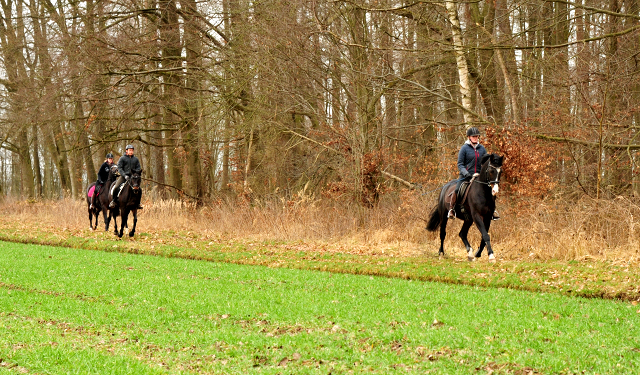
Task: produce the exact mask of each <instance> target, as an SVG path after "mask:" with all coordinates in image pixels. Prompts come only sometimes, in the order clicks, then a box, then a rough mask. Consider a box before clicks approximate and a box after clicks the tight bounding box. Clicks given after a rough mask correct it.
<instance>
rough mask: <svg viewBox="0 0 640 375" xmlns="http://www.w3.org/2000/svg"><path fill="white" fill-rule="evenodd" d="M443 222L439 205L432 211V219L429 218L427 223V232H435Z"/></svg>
mask: <svg viewBox="0 0 640 375" xmlns="http://www.w3.org/2000/svg"><path fill="white" fill-rule="evenodd" d="M441 222H442V215H440V210H439V209H438V205H437V204H436V206H435V207H434V208H433V210H432V211H431V217H429V222H428V223H427V230H428V231H429V232H435V231H436V230H437V229H438V228H439V227H440V223H441Z"/></svg>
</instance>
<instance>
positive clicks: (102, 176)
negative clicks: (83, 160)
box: [89, 153, 113, 209]
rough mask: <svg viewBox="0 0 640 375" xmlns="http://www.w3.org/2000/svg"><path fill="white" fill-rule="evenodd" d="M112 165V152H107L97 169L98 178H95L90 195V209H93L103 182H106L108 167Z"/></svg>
mask: <svg viewBox="0 0 640 375" xmlns="http://www.w3.org/2000/svg"><path fill="white" fill-rule="evenodd" d="M112 165H113V154H112V153H108V154H107V157H106V159H105V161H104V163H102V165H101V166H100V169H99V170H98V179H97V180H96V186H95V188H94V190H93V195H92V196H91V206H89V208H90V209H93V206H94V203H96V197H97V196H98V194H99V193H100V191H101V190H102V187H103V186H104V183H105V182H107V178H108V177H109V169H110V168H111V166H112Z"/></svg>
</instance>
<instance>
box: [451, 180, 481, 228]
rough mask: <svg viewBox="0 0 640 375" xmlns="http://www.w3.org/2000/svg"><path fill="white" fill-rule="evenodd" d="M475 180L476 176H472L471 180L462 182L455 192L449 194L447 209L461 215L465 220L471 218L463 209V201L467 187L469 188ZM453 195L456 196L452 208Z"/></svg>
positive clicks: (467, 190)
mask: <svg viewBox="0 0 640 375" xmlns="http://www.w3.org/2000/svg"><path fill="white" fill-rule="evenodd" d="M475 179H476V176H473V177H472V178H471V181H464V182H462V183H461V184H460V188H459V189H458V191H457V192H456V191H452V192H451V193H449V208H450V209H454V210H455V211H457V212H460V213H462V215H463V216H464V218H465V220H471V216H470V215H469V213H468V212H467V210H465V208H464V201H465V200H467V193H468V192H469V186H471V183H472V182H473V180H475ZM456 193H457V194H456ZM453 194H456V200H455V207H452V201H453V199H452V198H453Z"/></svg>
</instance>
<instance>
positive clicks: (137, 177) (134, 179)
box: [129, 171, 142, 193]
mask: <svg viewBox="0 0 640 375" xmlns="http://www.w3.org/2000/svg"><path fill="white" fill-rule="evenodd" d="M140 181H142V171H139V172H133V174H131V178H129V183H130V184H131V188H132V189H133V191H134V192H136V193H137V192H138V190H140Z"/></svg>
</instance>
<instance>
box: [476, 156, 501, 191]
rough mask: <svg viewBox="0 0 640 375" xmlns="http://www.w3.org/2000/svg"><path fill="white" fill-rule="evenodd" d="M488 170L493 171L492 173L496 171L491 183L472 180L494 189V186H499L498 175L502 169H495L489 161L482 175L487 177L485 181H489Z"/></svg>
mask: <svg viewBox="0 0 640 375" xmlns="http://www.w3.org/2000/svg"><path fill="white" fill-rule="evenodd" d="M489 169H493V170H494V171H496V172H497V173H496V179H495V180H493V181H487V182H485V181H479V180H474V181H473V182H477V183H479V184H482V185H487V186H490V187H491V188H493V187H494V185H499V184H500V173H502V167H496V166H495V165H493V164H491V161H489V165H487V169H486V170H485V171H484V173H485V174H486V176H487V180H488V179H489Z"/></svg>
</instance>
